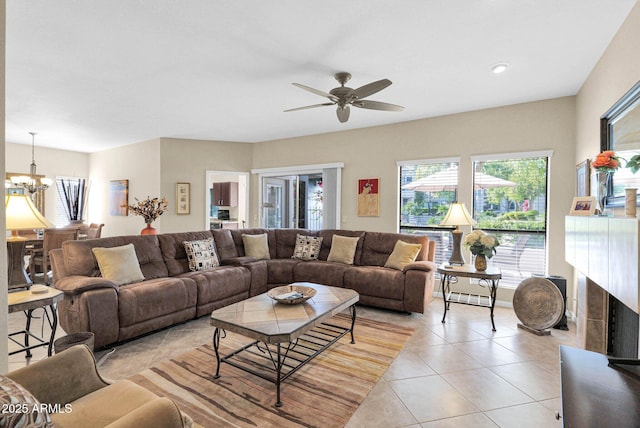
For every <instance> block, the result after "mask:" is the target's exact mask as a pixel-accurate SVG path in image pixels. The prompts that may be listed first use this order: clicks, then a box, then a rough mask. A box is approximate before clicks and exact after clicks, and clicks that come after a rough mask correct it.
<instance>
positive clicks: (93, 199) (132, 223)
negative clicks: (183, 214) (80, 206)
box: [88, 139, 175, 237]
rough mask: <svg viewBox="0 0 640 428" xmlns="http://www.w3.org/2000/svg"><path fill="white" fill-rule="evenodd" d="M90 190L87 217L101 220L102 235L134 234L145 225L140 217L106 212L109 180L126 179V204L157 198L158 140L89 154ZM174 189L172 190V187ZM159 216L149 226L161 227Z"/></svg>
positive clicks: (159, 181) (158, 175)
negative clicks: (102, 224) (127, 193)
mask: <svg viewBox="0 0 640 428" xmlns="http://www.w3.org/2000/svg"><path fill="white" fill-rule="evenodd" d="M89 159H90V162H89V169H90V176H89V178H90V180H91V192H90V194H89V215H88V216H89V217H88V218H90V219H91V221H92V222H94V223H104V224H105V226H104V228H103V229H102V236H103V237H106V236H118V235H137V234H139V233H140V231H141V230H142V229H144V227H145V223H144V220H143V218H142V217H140V216H135V215H129V216H112V215H110V214H109V182H110V181H112V180H129V205H133V204H135V203H136V200H135V198H138V199H139V200H143V199H146V198H147V197H148V196H150V197H152V198H154V197H160V196H162V194H161V177H160V139H154V140H150V141H145V142H142V143H138V144H131V145H128V146H123V147H117V148H114V149H110V150H105V151H102V152H97V153H92V154H91V155H89ZM174 192H175V190H174ZM163 219H164V216H161V217H160V218H159V219H158V220H156V221H155V222H154V223H153V227H155V228H157V229H158V230H161V229H162V221H163Z"/></svg>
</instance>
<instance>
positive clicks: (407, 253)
mask: <svg viewBox="0 0 640 428" xmlns="http://www.w3.org/2000/svg"><path fill="white" fill-rule="evenodd" d="M420 250H422V244H409V243H408V242H404V241H398V242H396V245H395V247H393V251H392V252H391V255H389V258H388V259H387V262H386V263H385V264H384V267H387V268H391V269H398V270H402V269H404V267H405V266H406V265H408V264H409V263H413V262H415V261H416V257H418V254H419V253H420Z"/></svg>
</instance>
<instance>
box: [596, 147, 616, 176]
mask: <svg viewBox="0 0 640 428" xmlns="http://www.w3.org/2000/svg"><path fill="white" fill-rule="evenodd" d="M591 166H592V167H593V168H594V169H596V170H598V171H605V172H614V171H615V170H616V169H618V168H620V159H619V158H618V157H617V156H616V153H615V152H614V151H613V150H605V151H603V152H602V153H599V154H598V155H597V156H596V158H595V159H594V160H593V162H592V163H591Z"/></svg>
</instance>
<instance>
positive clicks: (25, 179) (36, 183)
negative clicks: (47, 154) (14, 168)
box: [11, 132, 53, 196]
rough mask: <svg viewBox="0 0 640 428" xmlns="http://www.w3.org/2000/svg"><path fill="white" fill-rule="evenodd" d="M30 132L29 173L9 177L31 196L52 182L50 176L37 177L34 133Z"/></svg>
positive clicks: (15, 184)
mask: <svg viewBox="0 0 640 428" xmlns="http://www.w3.org/2000/svg"><path fill="white" fill-rule="evenodd" d="M29 134H31V167H30V169H29V175H28V176H27V175H20V176H16V177H11V182H12V183H13V185H14V186H18V187H22V188H23V189H24V190H26V191H27V192H29V193H30V194H31V196H33V195H34V194H35V193H37V192H39V191H40V190H46V189H48V188H49V187H50V186H51V185H52V184H53V180H51V179H50V178H46V177H44V178H41V179H38V174H37V173H36V168H37V166H36V160H35V150H36V133H35V132H29Z"/></svg>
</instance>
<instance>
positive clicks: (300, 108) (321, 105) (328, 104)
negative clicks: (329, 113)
mask: <svg viewBox="0 0 640 428" xmlns="http://www.w3.org/2000/svg"><path fill="white" fill-rule="evenodd" d="M332 105H335V103H323V104H313V105H310V106H304V107H296V108H290V109H289V110H285V112H287V111H296V110H306V109H308V108H316V107H324V106H332Z"/></svg>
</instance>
